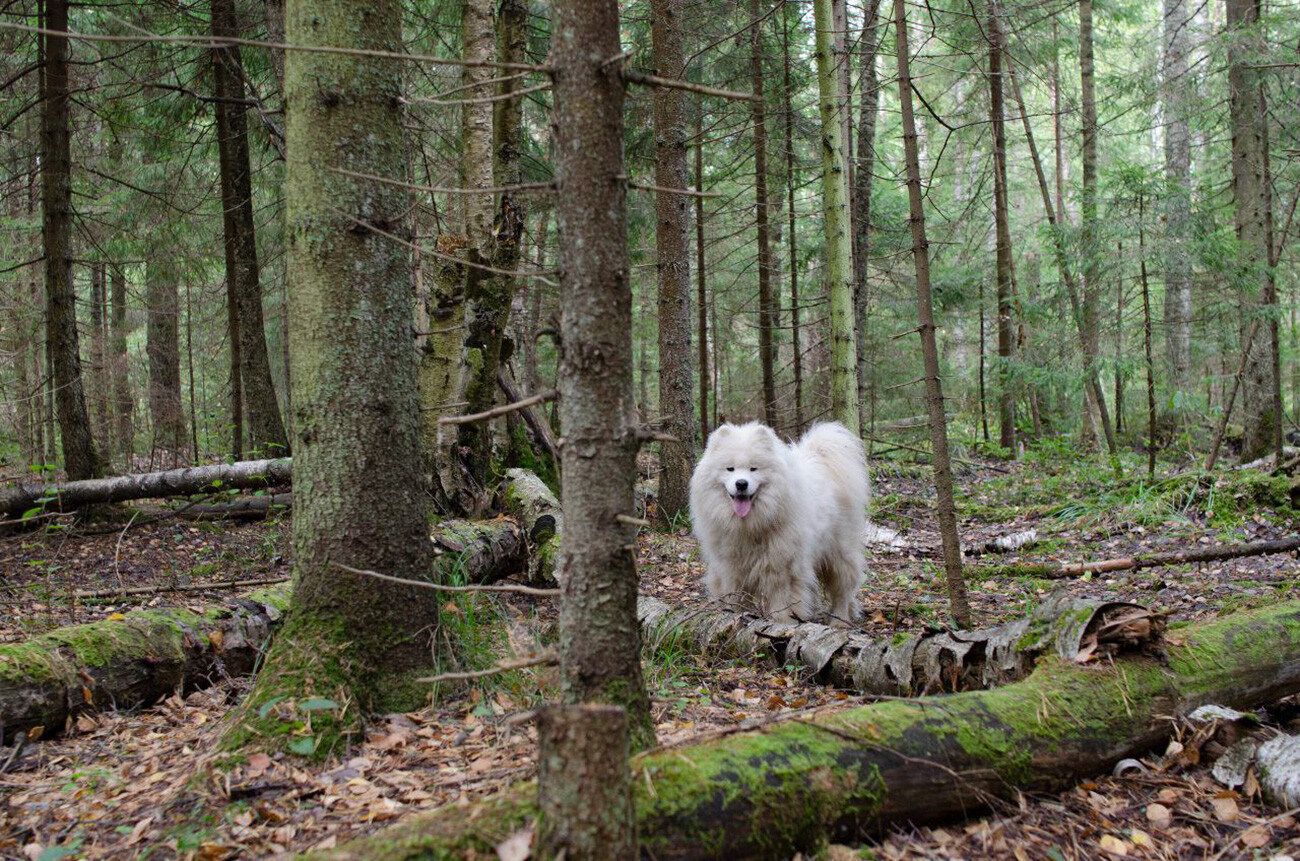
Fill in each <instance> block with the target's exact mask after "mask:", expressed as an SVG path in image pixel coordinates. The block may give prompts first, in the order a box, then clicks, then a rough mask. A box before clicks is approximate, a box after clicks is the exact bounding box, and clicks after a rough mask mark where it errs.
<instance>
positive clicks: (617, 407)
mask: <svg viewBox="0 0 1300 861" xmlns="http://www.w3.org/2000/svg"><path fill="white" fill-rule="evenodd" d="M551 23H552V26H551V33H552V34H553V35H552V44H551V58H552V59H551V62H552V65H553V67H554V68H555V72H556V73H555V112H554V126H553V135H554V140H555V152H556V161H555V173H556V186H557V189H558V196H557V208H556V212H557V215H558V223H559V229H560V290H561V308H562V315H561V320H560V331H561V342H562V344H563V350H562V354H561V358H560V366H559V375H558V380H557V383H558V388H559V391H560V402H559V403H560V417H561V421H562V423H563V425H564V439H565V445H564V447H563V470H564V486H563V494H562V500H563V504H564V514H565V518H566V522H565V535H564V546H563V547H562V548H561V550H560V562H559V566H558V570H557V579H559V580H560V583H561V586H562V588H563V590H564V599H563V601H562V602H561V604H560V654H561V659H560V660H561V675H562V679H563V693H564V700H565V702H569V703H581V702H603V703H610V704H613V705H621V706H623V707H624V708H626V709H627V712H628V723H629V733H630V737H631V740H632V747H633V748H634V749H641V748H645V747H648V746H649V745H650V744H652V743H653V741H654V727H653V724H652V722H651V719H650V701H649V697H648V696H647V695H646V690H645V685H644V683H643V682H642V678H641V660H640V658H641V654H640V653H641V649H640V635H639V631H638V628H637V621H636V589H637V574H636V559H635V556H634V553H633V552H632V551H631V549H630V545H631V544H632V542H633V538H634V535H635V531H634V528H633V527H632V526H630V525H629V524H626V523H623V522H621V521H619V520H618V519H617V516H618V515H620V514H622V515H626V516H631V514H632V512H633V510H634V506H635V500H634V485H635V483H636V474H637V472H636V454H637V448H638V434H637V419H636V411H635V404H636V402H635V400H634V399H633V397H632V305H631V301H632V293H631V289H630V276H629V273H628V264H627V237H626V234H625V231H626V228H627V222H626V210H625V196H626V185H625V182H624V181H623V179H622V177H623V175H624V173H623V171H624V167H623V100H624V84H623V79H622V76H621V75H620V72H619V66H618V64H611V63H610V62H608V61H609V59H610V58H611V57H616V56H618V54H619V52H620V50H621V49H620V47H619V21H618V4H617V3H615V2H613V0H601V2H598V3H594V2H591V0H556V2H555V3H553V4H552V22H551Z"/></svg>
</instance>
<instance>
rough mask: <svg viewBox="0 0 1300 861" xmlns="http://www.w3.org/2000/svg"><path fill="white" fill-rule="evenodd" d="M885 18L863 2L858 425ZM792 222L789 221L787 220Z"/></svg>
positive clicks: (865, 423)
mask: <svg viewBox="0 0 1300 861" xmlns="http://www.w3.org/2000/svg"><path fill="white" fill-rule="evenodd" d="M886 24H887V21H886V20H882V19H881V18H880V0H866V3H865V4H864V5H863V17H862V44H861V48H860V50H861V62H862V65H861V71H860V72H859V74H858V86H859V87H860V88H861V94H860V99H861V108H860V109H859V112H858V151H857V170H856V171H855V172H854V177H855V179H856V186H857V187H856V188H855V189H854V193H853V207H854V215H853V226H854V230H855V231H856V235H855V236H854V242H855V244H854V254H853V260H854V265H855V267H856V270H857V271H856V273H855V277H854V279H853V286H854V294H853V317H854V321H855V325H856V327H857V348H858V424H859V426H860V427H861V428H867V427H869V426H870V424H871V415H870V402H871V397H870V391H869V389H870V386H869V382H868V381H869V379H870V375H871V368H872V364H873V362H872V361H871V348H870V343H869V336H870V325H869V324H870V320H869V317H868V315H869V314H870V312H871V290H870V289H869V287H868V280H867V279H868V278H869V277H870V272H871V267H870V263H869V260H870V256H871V190H872V189H871V187H872V175H873V174H874V173H875V169H876V114H878V113H879V112H880V82H879V80H878V77H877V75H876V56H877V54H879V52H880V30H881V28H882V27H884V26H886ZM792 223H793V222H792Z"/></svg>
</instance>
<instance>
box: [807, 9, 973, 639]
mask: <svg viewBox="0 0 1300 861" xmlns="http://www.w3.org/2000/svg"><path fill="white" fill-rule="evenodd" d="M820 2H825V0H820ZM905 11H906V10H905V6H904V0H894V25H895V38H896V40H897V45H898V48H897V51H898V95H899V101H900V105H901V108H902V119H903V148H904V151H905V153H906V161H907V197H908V205H909V209H910V213H911V222H912V260H913V262H914V263H915V264H916V297H917V308H918V316H919V318H920V326H919V327H918V329H919V331H920V335H921V355H922V358H923V361H924V363H925V399H926V403H927V405H928V407H929V415H930V450H931V452H932V454H933V457H934V487H935V493H936V496H937V505H936V512H935V514H936V517H937V519H938V521H939V534H940V535H941V536H942V539H943V563H944V578H945V580H946V582H947V586H948V600H949V604H950V606H951V609H952V615H953V618H955V619H956V620H957V624H958V625H960V626H961V627H963V628H969V627H970V625H971V612H970V602H969V601H968V600H967V597H966V581H965V580H964V579H963V577H962V571H961V542H960V539H959V537H958V534H957V509H956V505H955V503H954V502H953V490H952V464H951V463H950V462H949V458H948V420H947V418H946V417H945V415H944V412H945V411H944V403H943V384H942V382H941V381H940V379H939V349H938V346H937V345H936V343H935V325H934V304H933V301H932V299H931V296H930V256H929V254H930V252H929V241H928V240H927V239H926V235H925V203H924V200H923V199H922V196H921V162H920V156H919V153H918V149H917V140H916V119H915V117H914V116H913V113H912V76H911V72H910V70H909V66H908V56H907V17H906V14H905Z"/></svg>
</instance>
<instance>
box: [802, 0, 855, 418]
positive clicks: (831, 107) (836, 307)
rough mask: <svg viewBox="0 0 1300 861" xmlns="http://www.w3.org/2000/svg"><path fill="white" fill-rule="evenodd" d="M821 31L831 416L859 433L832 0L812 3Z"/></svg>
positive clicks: (848, 214)
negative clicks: (829, 318)
mask: <svg viewBox="0 0 1300 861" xmlns="http://www.w3.org/2000/svg"><path fill="white" fill-rule="evenodd" d="M813 20H814V27H815V28H816V30H817V34H816V35H817V42H816V44H817V90H818V95H819V98H818V104H819V106H820V109H821V133H822V134H821V137H822V147H821V149H822V152H821V155H822V209H823V210H824V213H825V222H826V285H827V290H828V292H829V295H830V317H831V326H830V332H831V417H832V418H833V419H835V420H836V421H838V422H840V423H841V424H843V425H844V426H845V427H847V428H848V429H849V430H851V431H853V432H854V433H855V434H856V433H857V432H858V428H859V415H858V405H857V397H858V348H857V336H856V333H855V331H854V330H855V328H856V327H855V325H854V314H853V284H854V278H853V233H852V231H853V222H852V213H851V209H850V205H849V203H850V202H849V159H848V151H847V148H846V147H847V143H848V142H847V140H846V135H845V133H844V118H843V116H842V115H841V111H847V110H848V104H847V103H846V102H844V101H843V100H842V99H841V98H840V87H839V84H838V72H837V70H836V67H835V52H834V44H833V43H834V30H835V25H834V15H833V9H832V0H815V2H814V3H813Z"/></svg>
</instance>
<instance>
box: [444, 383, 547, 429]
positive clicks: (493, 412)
mask: <svg viewBox="0 0 1300 861" xmlns="http://www.w3.org/2000/svg"><path fill="white" fill-rule="evenodd" d="M557 394H558V392H556V391H555V389H551V390H549V391H545V392H539V393H538V394H535V395H531V396H529V397H526V398H524V399H523V400H522V401H515V402H514V403H513V404H504V405H502V406H499V407H493V408H492V409H490V410H485V411H483V412H481V413H471V414H470V415H467V416H447V417H445V418H440V419H438V424H440V425H467V424H470V423H472V422H484V421H488V420H490V419H495V418H500V417H501V416H504V415H506V414H508V413H513V412H517V411H519V410H525V409H528V408H529V407H533V406H537V405H538V404H544V403H546V402H547V401H552V400H555V397H556V395H557Z"/></svg>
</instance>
